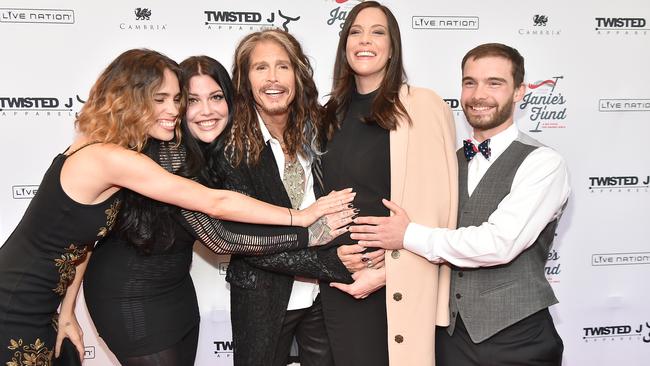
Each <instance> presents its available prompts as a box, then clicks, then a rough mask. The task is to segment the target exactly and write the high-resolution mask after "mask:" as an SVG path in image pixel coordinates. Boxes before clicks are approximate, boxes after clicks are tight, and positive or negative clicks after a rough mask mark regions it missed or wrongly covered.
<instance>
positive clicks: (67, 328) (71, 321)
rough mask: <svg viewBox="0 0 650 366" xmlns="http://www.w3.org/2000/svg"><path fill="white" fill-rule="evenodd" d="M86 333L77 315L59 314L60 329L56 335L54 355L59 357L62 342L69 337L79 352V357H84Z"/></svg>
mask: <svg viewBox="0 0 650 366" xmlns="http://www.w3.org/2000/svg"><path fill="white" fill-rule="evenodd" d="M83 336H84V333H83V331H82V330H81V327H80V326H79V322H77V317H76V316H75V315H74V313H68V314H66V313H61V314H59V331H58V333H57V335H56V346H55V348H54V356H55V357H59V354H61V343H63V339H64V338H69V339H70V341H71V342H72V344H74V346H75V347H76V348H77V352H79V359H80V360H83V359H84V341H83V339H84V338H83Z"/></svg>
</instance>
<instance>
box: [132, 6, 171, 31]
mask: <svg viewBox="0 0 650 366" xmlns="http://www.w3.org/2000/svg"><path fill="white" fill-rule="evenodd" d="M131 14H133V15H132V16H131V19H130V20H128V21H123V22H120V30H123V31H135V32H138V31H166V30H167V23H160V22H155V21H153V20H151V18H152V17H153V11H152V10H151V9H150V8H134V9H133V13H131ZM154 19H155V18H154Z"/></svg>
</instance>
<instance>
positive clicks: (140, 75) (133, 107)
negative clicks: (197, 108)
mask: <svg viewBox="0 0 650 366" xmlns="http://www.w3.org/2000/svg"><path fill="white" fill-rule="evenodd" d="M166 69H168V70H170V71H172V72H173V73H174V74H176V76H177V77H178V78H179V80H180V76H181V75H180V68H179V67H178V64H177V63H176V62H175V61H173V60H172V59H170V58H169V57H167V56H165V55H163V54H161V53H159V52H156V51H152V50H147V49H132V50H128V51H126V52H124V53H122V54H121V55H119V56H118V57H117V58H116V59H115V60H114V61H113V62H111V63H110V65H108V67H107V68H106V69H105V70H104V71H103V72H102V74H101V75H100V76H99V78H98V79H97V81H96V82H95V84H94V85H93V87H92V88H91V89H90V95H89V96H88V101H87V102H86V103H85V104H84V106H83V107H82V108H81V111H80V112H79V115H78V116H77V119H76V121H75V125H76V127H77V129H78V131H79V132H82V133H84V134H86V135H87V136H88V138H89V139H90V140H91V141H101V142H104V143H113V144H116V145H119V146H122V147H125V148H129V149H134V150H136V151H142V149H143V148H144V145H145V143H146V142H147V138H148V131H149V129H150V128H151V126H152V125H153V124H154V123H155V112H154V94H155V93H156V91H157V90H158V89H159V88H160V86H161V85H162V83H163V78H164V73H165V70H166ZM181 101H182V102H181V107H180V109H179V112H181V113H182V112H183V111H184V107H185V104H184V103H185V98H181ZM176 135H177V136H180V127H179V125H177V126H176Z"/></svg>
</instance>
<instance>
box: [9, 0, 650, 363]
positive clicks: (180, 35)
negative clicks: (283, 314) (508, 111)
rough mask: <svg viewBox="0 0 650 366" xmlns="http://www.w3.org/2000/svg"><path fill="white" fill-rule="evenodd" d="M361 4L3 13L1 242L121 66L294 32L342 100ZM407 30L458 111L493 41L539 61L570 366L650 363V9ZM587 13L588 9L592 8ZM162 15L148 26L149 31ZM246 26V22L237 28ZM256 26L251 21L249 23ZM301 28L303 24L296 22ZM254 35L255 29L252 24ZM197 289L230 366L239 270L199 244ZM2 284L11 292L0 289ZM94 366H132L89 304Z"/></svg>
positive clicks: (530, 100) (207, 343) (468, 9)
mask: <svg viewBox="0 0 650 366" xmlns="http://www.w3.org/2000/svg"><path fill="white" fill-rule="evenodd" d="M356 3H357V1H356V0H347V1H346V0H302V1H288V0H276V1H273V2H266V1H262V0H250V1H245V2H243V1H242V2H231V1H220V0H211V1H208V0H197V1H192V2H183V3H179V2H177V1H174V2H172V1H160V0H158V1H154V0H140V1H138V2H137V3H135V2H133V1H126V0H114V1H111V2H110V3H106V2H104V3H96V2H92V1H83V0H68V1H65V0H57V1H46V0H40V1H37V0H0V36H1V37H0V39H1V40H2V41H1V42H2V43H1V46H0V54H1V55H2V57H0V128H1V131H2V138H1V141H2V143H1V144H0V156H2V157H3V158H2V161H3V166H4V168H3V169H2V171H3V173H2V176H1V177H0V203H1V206H0V242H4V240H5V239H6V238H7V237H8V236H9V234H10V233H11V231H12V230H13V228H14V227H15V225H16V224H17V222H18V221H19V220H20V218H21V216H22V213H23V212H24V210H25V208H26V207H27V205H28V204H29V199H30V197H31V196H33V194H34V192H35V191H36V190H37V188H38V184H39V182H40V180H41V177H42V174H43V172H44V171H45V169H46V168H47V167H48V165H49V164H50V162H51V160H52V158H53V156H54V155H55V154H56V153H58V152H61V151H63V150H64V149H65V148H66V146H68V144H69V142H70V141H71V139H72V137H73V133H74V132H73V121H74V115H75V112H77V111H78V110H79V109H80V107H81V105H82V101H83V100H85V99H86V97H87V95H88V90H89V89H90V87H91V85H92V83H93V82H94V81H95V79H96V78H97V76H98V74H99V73H100V72H101V71H102V70H103V68H104V67H105V66H106V65H107V64H108V63H109V62H110V61H111V60H112V59H114V58H115V57H116V56H117V55H118V54H119V53H121V52H122V51H124V50H126V49H129V48H135V47H147V48H152V49H155V50H158V51H161V52H163V53H165V54H167V55H169V56H170V57H172V58H174V59H176V60H177V61H181V60H182V59H184V58H186V57H188V56H191V55H197V54H207V55H210V56H212V57H214V58H216V59H218V60H220V61H221V62H222V63H223V64H224V65H225V66H226V68H230V66H231V62H232V54H233V51H234V48H235V46H236V44H237V42H238V41H239V39H241V37H243V36H244V35H245V34H247V33H249V32H251V31H256V30H259V29H260V28H261V27H268V26H278V27H282V26H283V23H284V24H286V26H287V27H288V29H289V31H291V32H292V33H293V34H294V35H295V36H296V37H297V38H298V39H299V40H300V41H301V42H302V44H303V46H304V49H305V51H306V53H307V54H308V55H309V56H310V57H311V60H312V62H313V66H314V68H315V74H316V81H317V84H318V86H319V89H320V91H321V95H322V96H323V99H325V95H326V94H327V93H328V92H329V88H330V84H331V71H332V69H333V59H334V53H335V48H336V43H337V37H338V32H339V30H340V25H341V23H342V21H343V20H344V19H345V16H346V13H347V11H348V10H349V9H350V8H351V7H352V6H354V5H355V4H356ZM386 4H387V5H389V6H390V7H391V9H392V10H393V11H394V13H395V15H396V17H397V19H398V21H399V23H400V27H401V31H402V40H403V46H404V53H405V65H406V70H407V74H408V76H409V81H410V83H412V84H413V85H418V86H424V87H428V88H431V89H434V90H436V91H437V92H438V93H439V94H440V95H441V96H442V97H443V98H445V99H446V100H447V101H448V102H449V104H450V105H451V106H452V108H453V109H454V110H455V117H456V122H457V127H458V140H459V142H460V140H461V139H462V138H465V137H466V136H467V131H468V129H467V127H466V123H465V119H464V116H463V114H462V112H461V111H460V107H459V105H458V98H459V96H460V66H459V64H460V60H461V58H462V56H463V55H464V54H465V53H466V52H467V51H468V50H469V49H470V48H472V47H474V46H475V45H477V44H479V43H484V42H494V41H496V42H502V43H506V44H509V45H512V46H514V47H516V48H517V49H519V51H520V52H521V53H522V54H523V55H524V57H525V58H526V71H527V72H526V82H527V83H528V84H529V86H530V89H529V90H528V93H529V94H530V95H528V96H527V97H526V101H527V103H522V104H521V105H520V107H521V108H518V109H517V112H516V123H517V124H518V125H519V128H520V129H522V130H524V131H530V132H529V133H530V134H531V135H532V136H533V137H534V138H536V139H538V140H540V141H542V142H544V143H545V144H547V145H550V146H552V147H554V148H555V149H557V150H558V151H560V152H561V153H562V155H564V157H565V158H566V159H567V161H568V163H569V167H570V171H571V184H572V189H573V192H572V195H571V199H570V204H569V206H568V210H567V212H566V213H565V215H564V217H563V219H562V221H561V222H560V226H559V229H558V232H557V239H556V242H555V247H554V249H553V251H552V253H551V255H550V257H549V261H548V267H547V272H548V273H547V274H548V278H549V281H551V283H552V284H553V287H554V289H555V292H556V294H557V296H558V298H559V299H560V304H559V305H556V306H554V307H552V314H553V316H554V318H555V320H556V324H557V327H558V330H559V332H560V334H561V336H562V338H563V339H564V343H565V356H564V365H566V366H582V365H612V364H616V365H622V366H623V365H624V366H640V365H647V364H648V363H649V362H650V361H648V360H649V359H650V313H649V312H648V303H649V302H650V291H649V290H650V286H649V285H648V278H650V246H649V245H648V244H649V239H648V237H649V236H650V229H649V226H650V225H648V218H649V215H648V208H649V207H650V205H649V203H650V194H649V193H648V192H649V190H648V186H649V184H650V182H649V181H650V157H649V156H650V155H649V154H648V153H647V151H646V150H647V148H646V146H645V145H646V141H647V140H648V136H650V121H649V119H650V92H649V91H648V88H647V86H648V85H650V71H649V69H648V58H649V57H650V34H649V33H650V24H648V21H649V20H650V3H649V2H648V1H647V0H619V1H615V2H612V1H605V0H598V1H590V2H584V5H583V4H577V2H568V1H559V0H547V1H545V2H527V1H505V0H495V1H490V2H479V1H455V2H434V1H427V0H418V1H397V0H390V1H386ZM585 5H586V6H585ZM137 8H142V9H146V10H148V11H141V12H140V14H148V13H149V12H150V14H149V17H148V19H138V17H137V15H136V11H137V10H136V9H137ZM227 12H231V17H227V16H225V15H226V13H227ZM240 12H248V13H252V15H249V19H248V20H245V19H244V18H240V16H238V15H236V14H237V13H240ZM289 18H291V19H289ZM244 23H246V24H244ZM196 247H197V253H196V255H195V261H194V266H193V269H192V274H193V277H194V280H195V283H196V285H197V290H198V293H199V301H200V305H201V317H202V325H201V339H200V345H199V354H198V358H197V365H231V364H232V353H231V334H230V325H229V301H228V287H227V285H226V283H225V281H224V274H225V267H226V266H227V262H228V258H227V257H219V256H215V255H212V254H211V253H207V252H206V251H205V250H203V248H201V247H200V245H197V246H196ZM0 280H1V279H0ZM80 304H81V305H80V310H81V313H82V315H81V321H82V325H83V326H84V328H85V330H86V336H85V342H86V359H87V360H86V362H85V364H86V365H90V366H93V365H102V366H103V365H112V364H113V363H115V364H117V363H116V362H115V360H114V358H113V357H112V356H111V355H110V353H109V352H107V349H106V346H105V345H104V344H103V343H102V341H101V340H98V339H97V337H96V334H95V332H94V328H93V327H92V322H91V321H90V319H89V317H88V316H87V315H86V313H85V309H84V307H83V301H80Z"/></svg>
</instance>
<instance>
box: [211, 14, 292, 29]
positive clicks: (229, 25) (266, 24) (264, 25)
mask: <svg viewBox="0 0 650 366" xmlns="http://www.w3.org/2000/svg"><path fill="white" fill-rule="evenodd" d="M203 13H204V14H205V16H206V20H205V25H206V26H207V27H208V29H215V30H250V31H258V30H264V29H271V28H282V29H284V30H285V31H287V32H289V31H290V30H289V23H291V22H295V21H298V20H300V16H289V15H287V14H285V12H283V11H282V10H278V11H277V13H278V16H277V17H276V16H275V12H271V13H270V14H269V15H268V16H263V15H262V13H260V12H245V11H230V10H225V11H224V10H219V11H215V10H205V11H203Z"/></svg>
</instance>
